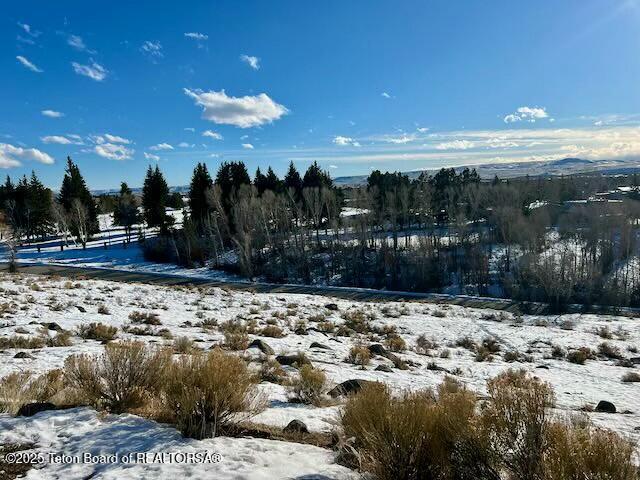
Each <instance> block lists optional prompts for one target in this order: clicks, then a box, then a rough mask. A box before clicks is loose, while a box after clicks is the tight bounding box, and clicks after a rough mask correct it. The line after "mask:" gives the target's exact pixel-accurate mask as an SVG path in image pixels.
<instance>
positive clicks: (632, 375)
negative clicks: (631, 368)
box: [622, 372, 640, 383]
mask: <svg viewBox="0 0 640 480" xmlns="http://www.w3.org/2000/svg"><path fill="white" fill-rule="evenodd" d="M622 381H623V382H624V383H634V382H640V373H636V372H627V373H625V374H624V375H623V376H622Z"/></svg>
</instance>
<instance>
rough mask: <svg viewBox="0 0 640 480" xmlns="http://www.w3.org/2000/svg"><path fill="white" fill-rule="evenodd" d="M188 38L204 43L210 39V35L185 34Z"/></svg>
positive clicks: (198, 33)
mask: <svg viewBox="0 0 640 480" xmlns="http://www.w3.org/2000/svg"><path fill="white" fill-rule="evenodd" d="M184 36H185V37H187V38H192V39H193V40H198V41H204V40H208V39H209V35H205V34H204V33H200V32H188V33H185V34H184Z"/></svg>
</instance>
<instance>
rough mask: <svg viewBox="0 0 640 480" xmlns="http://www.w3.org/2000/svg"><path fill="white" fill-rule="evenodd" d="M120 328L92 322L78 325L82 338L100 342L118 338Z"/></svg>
mask: <svg viewBox="0 0 640 480" xmlns="http://www.w3.org/2000/svg"><path fill="white" fill-rule="evenodd" d="M117 333H118V329H117V328H116V327H112V326H109V325H105V324H104V323H95V322H93V323H90V324H88V325H80V326H79V327H78V335H80V336H81V337H82V338H85V339H90V340H98V341H100V342H110V341H111V340H113V339H114V338H116V334H117Z"/></svg>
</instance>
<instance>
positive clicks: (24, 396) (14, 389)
mask: <svg viewBox="0 0 640 480" xmlns="http://www.w3.org/2000/svg"><path fill="white" fill-rule="evenodd" d="M60 390H62V374H61V372H60V370H51V371H50V372H47V373H44V374H42V375H39V376H35V375H34V374H32V373H31V372H14V373H11V374H9V375H7V376H6V377H4V378H2V379H1V380H0V412H3V413H9V414H11V415H15V414H16V413H17V412H18V410H19V409H20V407H21V406H22V405H24V404H27V403H31V402H46V401H50V400H51V398H52V397H54V396H55V395H56V394H57V393H58V392H59V391H60Z"/></svg>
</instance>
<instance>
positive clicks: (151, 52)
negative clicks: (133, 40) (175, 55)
mask: <svg viewBox="0 0 640 480" xmlns="http://www.w3.org/2000/svg"><path fill="white" fill-rule="evenodd" d="M140 51H141V52H142V53H144V54H145V55H147V56H148V57H149V58H150V59H151V60H152V61H156V60H157V59H159V58H162V57H164V53H162V44H161V43H160V42H157V41H156V42H152V41H151V40H146V41H145V42H144V43H143V44H142V46H141V47H140Z"/></svg>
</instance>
